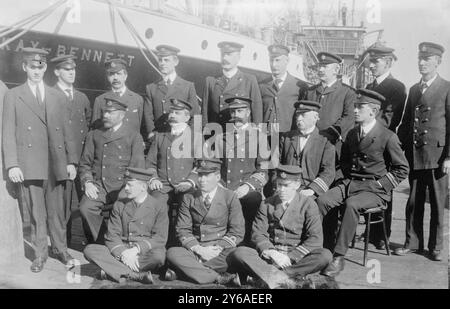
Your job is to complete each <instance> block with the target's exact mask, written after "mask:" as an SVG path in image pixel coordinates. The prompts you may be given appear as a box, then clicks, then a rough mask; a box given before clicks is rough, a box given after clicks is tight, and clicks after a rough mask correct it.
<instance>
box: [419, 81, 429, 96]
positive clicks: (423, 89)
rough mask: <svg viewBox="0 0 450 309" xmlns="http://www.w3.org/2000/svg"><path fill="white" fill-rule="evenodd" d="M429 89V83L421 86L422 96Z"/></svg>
mask: <svg viewBox="0 0 450 309" xmlns="http://www.w3.org/2000/svg"><path fill="white" fill-rule="evenodd" d="M427 88H428V85H427V83H423V82H422V83H421V84H420V91H421V92H422V94H423V93H424V92H425V90H427Z"/></svg>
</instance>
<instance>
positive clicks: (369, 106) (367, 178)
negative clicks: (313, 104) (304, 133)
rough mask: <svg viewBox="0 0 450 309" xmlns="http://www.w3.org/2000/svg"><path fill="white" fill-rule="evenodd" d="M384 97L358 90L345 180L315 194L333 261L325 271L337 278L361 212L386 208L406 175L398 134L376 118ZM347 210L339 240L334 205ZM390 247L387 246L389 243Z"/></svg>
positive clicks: (346, 147)
mask: <svg viewBox="0 0 450 309" xmlns="http://www.w3.org/2000/svg"><path fill="white" fill-rule="evenodd" d="M384 99H385V98H384V97H383V96H382V95H380V94H379V93H377V92H374V91H371V90H367V89H358V91H357V100H356V102H355V108H354V113H355V121H356V123H357V126H355V127H354V128H353V129H351V130H350V131H349V133H348V135H347V138H346V140H345V142H344V144H343V146H342V153H341V162H340V163H341V168H342V172H343V175H344V178H343V179H341V180H339V181H338V182H337V184H336V186H335V187H333V188H332V189H330V190H328V191H327V192H326V193H324V194H322V195H320V196H319V197H318V198H317V204H318V206H319V211H320V213H321V215H322V217H323V224H324V233H325V235H324V237H325V242H324V243H325V246H326V247H328V248H329V249H330V250H331V251H332V252H333V253H334V257H333V261H332V263H330V265H329V266H328V267H327V268H326V269H325V270H324V271H323V274H324V275H327V276H332V277H333V276H336V275H338V274H339V273H340V272H341V271H342V270H343V269H344V256H345V255H346V253H347V251H348V247H349V244H350V242H351V241H352V239H353V236H354V235H355V231H356V228H357V226H358V222H359V217H360V211H362V210H367V209H370V208H377V207H380V208H382V209H386V207H387V203H388V202H390V201H391V199H392V190H393V189H395V188H396V187H397V186H398V185H399V184H400V183H401V182H402V181H403V180H404V179H405V178H406V176H407V175H408V171H409V167H408V162H407V160H406V158H405V155H404V154H403V151H402V149H401V145H400V141H399V140H398V137H397V135H396V134H395V133H394V132H392V131H390V130H389V129H387V128H386V127H385V126H383V125H382V124H381V123H379V122H378V121H377V120H376V116H377V114H378V112H379V111H380V106H381V104H382V102H383V101H384ZM338 207H340V208H341V209H343V213H344V215H343V217H342V223H341V225H340V227H339V229H338V233H337V240H336V241H335V239H334V238H335V235H334V228H333V227H335V226H337V218H333V217H330V216H331V215H333V216H334V213H335V212H334V210H335V209H339V208H338ZM386 250H389V248H388V244H386Z"/></svg>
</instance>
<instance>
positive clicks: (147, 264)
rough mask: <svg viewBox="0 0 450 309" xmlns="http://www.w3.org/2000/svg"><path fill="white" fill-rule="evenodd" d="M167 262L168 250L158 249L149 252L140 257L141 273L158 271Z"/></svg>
mask: <svg viewBox="0 0 450 309" xmlns="http://www.w3.org/2000/svg"><path fill="white" fill-rule="evenodd" d="M165 261H166V249H165V248H158V249H152V250H149V251H148V252H147V253H145V254H143V255H139V270H140V271H148V270H150V271H157V270H159V269H160V268H161V267H162V266H164V263H165Z"/></svg>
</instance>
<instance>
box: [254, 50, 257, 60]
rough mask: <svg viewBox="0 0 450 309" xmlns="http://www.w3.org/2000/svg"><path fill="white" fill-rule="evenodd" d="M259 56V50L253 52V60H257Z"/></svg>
mask: <svg viewBox="0 0 450 309" xmlns="http://www.w3.org/2000/svg"><path fill="white" fill-rule="evenodd" d="M257 58H258V53H257V52H254V53H253V60H256V59H257Z"/></svg>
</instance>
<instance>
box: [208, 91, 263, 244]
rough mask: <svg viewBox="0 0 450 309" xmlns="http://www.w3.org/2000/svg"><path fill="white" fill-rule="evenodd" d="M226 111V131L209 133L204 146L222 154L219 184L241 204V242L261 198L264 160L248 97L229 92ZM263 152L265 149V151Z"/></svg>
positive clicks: (246, 240)
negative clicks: (213, 134) (242, 225)
mask: <svg viewBox="0 0 450 309" xmlns="http://www.w3.org/2000/svg"><path fill="white" fill-rule="evenodd" d="M225 104H227V107H226V108H227V109H226V111H228V113H229V122H230V123H228V124H227V126H226V133H225V134H220V135H218V136H214V137H212V138H211V139H210V140H208V141H207V144H206V146H207V148H208V149H211V150H212V149H214V153H215V156H217V157H220V158H223V159H224V162H223V164H222V167H221V175H222V181H223V185H224V186H225V187H226V188H227V189H229V190H233V191H234V192H235V193H236V194H237V196H238V198H239V200H240V203H241V205H242V212H243V214H244V218H245V224H246V226H245V238H244V243H249V242H250V236H251V227H252V223H253V219H254V218H255V215H256V211H257V210H258V207H259V204H260V203H261V200H262V194H261V193H262V189H263V187H264V185H265V184H266V183H267V178H268V177H267V171H266V170H265V169H263V168H262V164H264V163H263V162H264V161H266V160H264V159H263V158H262V156H261V149H260V144H259V143H258V139H259V138H260V135H259V134H260V131H259V129H258V127H256V126H255V125H253V124H252V123H250V119H251V108H252V104H253V103H252V101H251V99H250V98H248V97H243V96H233V97H230V98H227V99H226V100H225ZM266 153H267V152H266Z"/></svg>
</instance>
